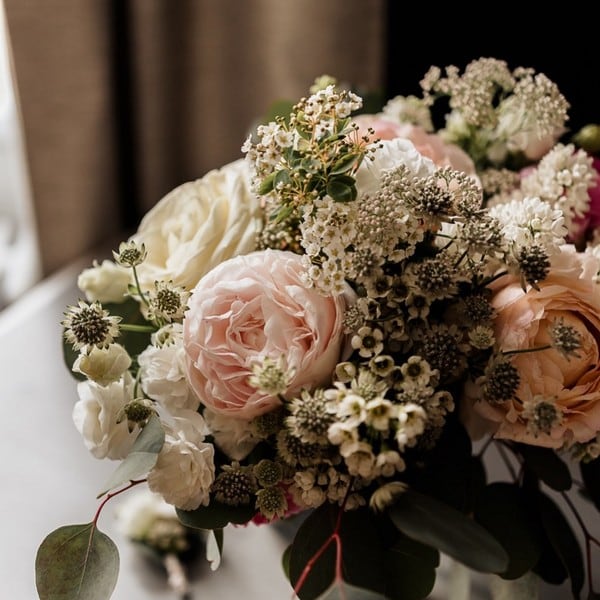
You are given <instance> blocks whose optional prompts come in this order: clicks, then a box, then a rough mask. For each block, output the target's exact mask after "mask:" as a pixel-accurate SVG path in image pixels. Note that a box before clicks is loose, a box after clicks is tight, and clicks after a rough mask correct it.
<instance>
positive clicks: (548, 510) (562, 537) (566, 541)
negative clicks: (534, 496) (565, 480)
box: [539, 493, 585, 599]
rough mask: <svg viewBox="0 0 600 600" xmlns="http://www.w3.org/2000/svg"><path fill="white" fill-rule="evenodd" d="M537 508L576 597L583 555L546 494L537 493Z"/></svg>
mask: <svg viewBox="0 0 600 600" xmlns="http://www.w3.org/2000/svg"><path fill="white" fill-rule="evenodd" d="M539 509H540V515H541V519H542V524H543V526H544V530H545V531H546V534H547V535H548V539H549V540H550V543H551V544H552V548H553V549H554V551H555V552H556V554H557V555H558V557H559V558H560V560H561V561H562V563H563V565H564V566H565V568H566V569H567V571H568V573H569V577H570V578H571V591H572V592H573V597H574V598H576V599H578V598H579V597H580V593H581V589H582V588H583V582H584V578H585V573H584V568H583V555H582V553H581V547H580V546H579V542H578V541H577V538H576V537H575V534H574V533H573V530H572V529H571V526H570V525H569V523H568V521H567V519H566V518H565V516H564V515H563V513H562V511H561V510H560V509H559V508H558V506H557V505H556V503H555V502H554V501H553V500H552V499H551V498H549V497H548V496H547V495H546V494H542V493H540V494H539Z"/></svg>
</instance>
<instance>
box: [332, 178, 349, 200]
mask: <svg viewBox="0 0 600 600" xmlns="http://www.w3.org/2000/svg"><path fill="white" fill-rule="evenodd" d="M327 193H328V194H329V195H330V196H331V197H332V198H333V199H334V200H335V201H336V202H350V201H352V200H354V199H355V198H356V188H355V187H354V186H350V185H347V184H346V183H343V182H341V181H338V180H337V179H332V180H331V181H329V182H328V183H327Z"/></svg>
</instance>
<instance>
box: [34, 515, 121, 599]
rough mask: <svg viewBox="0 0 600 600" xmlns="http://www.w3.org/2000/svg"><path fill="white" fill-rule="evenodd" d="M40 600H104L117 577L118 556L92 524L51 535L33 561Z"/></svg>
mask: <svg viewBox="0 0 600 600" xmlns="http://www.w3.org/2000/svg"><path fill="white" fill-rule="evenodd" d="M35 571H36V586H37V591H38V595H39V597H40V600H107V599H108V598H110V596H111V594H112V592H113V590H114V589H115V585H116V583H117V576H118V574H119V553H118V551H117V547H116V546H115V544H114V543H113V541H112V540H111V539H110V538H109V537H108V536H107V535H105V534H104V533H102V532H101V531H99V530H98V529H97V528H96V526H95V525H94V523H86V524H83V525H67V526H65V527H61V528H59V529H56V530H55V531H53V532H52V533H50V534H49V535H48V536H47V537H46V539H45V540H44V541H43V542H42V544H41V546H40V547H39V549H38V552H37V556H36V559H35Z"/></svg>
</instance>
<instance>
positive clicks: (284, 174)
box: [273, 169, 291, 187]
mask: <svg viewBox="0 0 600 600" xmlns="http://www.w3.org/2000/svg"><path fill="white" fill-rule="evenodd" d="M290 181H291V179H290V174H289V173H288V171H287V169H281V170H280V171H277V172H276V173H275V181H274V182H273V187H277V186H279V185H287V184H288V183H290Z"/></svg>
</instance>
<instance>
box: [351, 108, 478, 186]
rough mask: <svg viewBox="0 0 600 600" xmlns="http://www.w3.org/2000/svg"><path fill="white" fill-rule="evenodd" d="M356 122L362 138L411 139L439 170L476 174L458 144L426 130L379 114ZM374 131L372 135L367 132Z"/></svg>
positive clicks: (472, 164) (359, 118)
mask: <svg viewBox="0 0 600 600" xmlns="http://www.w3.org/2000/svg"><path fill="white" fill-rule="evenodd" d="M353 121H354V122H355V123H356V124H357V125H358V128H359V135H367V136H371V137H373V138H379V139H380V140H393V139H395V138H404V139H407V140H410V141H411V142H412V143H413V144H414V146H415V148H416V149H417V151H418V152H419V153H420V154H422V155H423V156H426V157H427V158H430V159H431V160H432V161H433V162H434V164H435V165H436V166H438V167H452V168H453V169H456V170H457V171H462V172H463V173H467V174H468V175H474V174H475V164H474V163H473V161H472V160H471V158H470V157H469V155H468V154H467V153H466V152H464V151H463V150H462V149H461V148H459V147H458V146H457V145H456V144H450V143H447V142H445V141H444V140H442V138H441V137H440V136H439V135H437V134H435V133H427V131H425V129H423V127H421V126H419V125H412V124H411V123H397V122H395V121H393V120H392V119H390V118H388V117H385V116H379V115H357V116H356V117H354V118H353ZM369 128H370V129H372V130H373V132H374V133H373V134H369V132H368V130H369Z"/></svg>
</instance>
